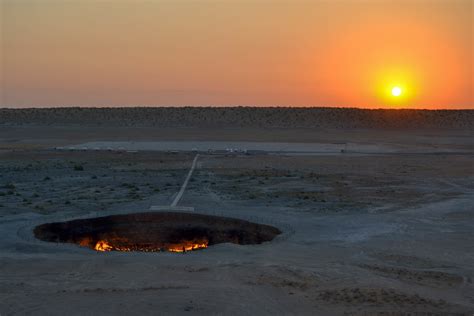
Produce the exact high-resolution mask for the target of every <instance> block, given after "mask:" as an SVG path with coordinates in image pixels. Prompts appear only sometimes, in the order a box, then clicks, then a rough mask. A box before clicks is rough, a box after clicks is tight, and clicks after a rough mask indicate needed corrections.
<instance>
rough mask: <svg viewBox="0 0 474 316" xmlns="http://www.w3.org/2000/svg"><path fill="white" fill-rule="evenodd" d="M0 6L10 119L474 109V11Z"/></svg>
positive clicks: (120, 0) (455, 5) (332, 0)
mask: <svg viewBox="0 0 474 316" xmlns="http://www.w3.org/2000/svg"><path fill="white" fill-rule="evenodd" d="M0 1H1V9H0V10H1V26H0V27H1V35H2V37H1V51H0V53H1V68H0V73H1V75H0V76H1V77H0V80H1V82H0V84H1V91H0V92H1V99H0V101H1V104H0V106H2V107H25V106H28V107H31V106H41V107H45V106H133V105H141V106H143V105H150V106H151V105H157V106H158V105H178V106H181V105H224V106H227V105H229V106H230V105H256V106H270V105H275V106H344V107H364V108H365V107H368V108H429V109H436V108H448V109H449V108H452V109H454V108H457V109H460V108H471V109H472V108H474V99H473V88H474V84H473V72H474V69H473V59H474V51H473V45H474V39H473V32H474V30H473V29H474V24H473V23H474V8H473V2H474V1H472V0H396V1H390V0H324V1H322V0H314V1H300V0H287V1H279V0H221V1H198V0H194V1H191V0H189V1H185V0H168V1H164V0H163V1H162V0H149V1H140V0H55V1H50V0H0ZM395 87H396V88H400V90H401V94H400V95H399V96H394V95H392V90H393V89H394V88H395Z"/></svg>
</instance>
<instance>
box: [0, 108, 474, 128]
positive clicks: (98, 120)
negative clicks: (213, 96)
mask: <svg viewBox="0 0 474 316" xmlns="http://www.w3.org/2000/svg"><path fill="white" fill-rule="evenodd" d="M0 125H4V126H5V125H7V126H18V125H47V126H64V125H81V126H135V127H208V128H209V127H223V126H225V127H253V128H335V129H337V128H344V129H461V130H474V111H472V110H407V109H405V110H385V109H376V110H367V109H355V108H277V107H268V108H256V107H146V108H145V107H138V108H79V107H74V108H45V109H33V108H31V109H0Z"/></svg>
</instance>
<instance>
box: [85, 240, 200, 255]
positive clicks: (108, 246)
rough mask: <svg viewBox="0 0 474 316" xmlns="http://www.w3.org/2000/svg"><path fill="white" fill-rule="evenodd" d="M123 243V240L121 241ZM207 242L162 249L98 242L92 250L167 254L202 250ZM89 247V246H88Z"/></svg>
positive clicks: (183, 242)
mask: <svg viewBox="0 0 474 316" xmlns="http://www.w3.org/2000/svg"><path fill="white" fill-rule="evenodd" d="M88 242H89V240H83V241H81V242H80V243H79V244H80V245H81V246H89V245H90V243H88ZM121 242H123V240H122V241H121ZM208 244H209V242H208V241H207V240H199V241H196V240H194V241H182V242H181V243H177V244H168V245H166V246H165V247H163V248H160V247H150V246H141V247H140V246H136V247H125V246H122V245H119V244H118V245H116V244H114V243H113V241H107V240H99V241H98V242H96V244H95V245H94V247H93V249H94V250H96V251H145V252H157V251H169V252H186V251H193V250H198V249H204V248H207V247H208ZM89 247H90V246H89Z"/></svg>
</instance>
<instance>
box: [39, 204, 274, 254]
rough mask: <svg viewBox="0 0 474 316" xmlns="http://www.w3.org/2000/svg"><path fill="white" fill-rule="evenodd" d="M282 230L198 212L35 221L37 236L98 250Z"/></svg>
mask: <svg viewBox="0 0 474 316" xmlns="http://www.w3.org/2000/svg"><path fill="white" fill-rule="evenodd" d="M279 234H281V231H280V230H279V229H278V228H276V227H273V226H269V225H263V224H257V223H252V222H249V221H246V220H241V219H235V218H229V217H221V216H211V215H203V214H194V213H177V212H155V213H153V212H148V213H135V214H125V215H111V216H105V217H96V218H88V219H77V220H72V221H66V222H55V223H46V224H42V225H39V226H36V227H35V229H34V235H35V237H36V238H38V239H40V240H43V241H48V242H61V243H73V244H77V245H79V246H81V247H87V248H90V249H93V250H95V251H126V252H128V251H143V252H159V251H168V252H187V251H194V250H200V249H204V248H207V247H209V246H212V245H215V244H220V243H234V244H239V245H252V244H261V243H263V242H268V241H271V240H273V239H274V238H275V237H276V236H277V235H279Z"/></svg>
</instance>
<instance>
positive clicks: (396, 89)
mask: <svg viewBox="0 0 474 316" xmlns="http://www.w3.org/2000/svg"><path fill="white" fill-rule="evenodd" d="M392 95H393V96H394V97H399V96H401V95H402V88H400V87H393V88H392Z"/></svg>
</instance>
